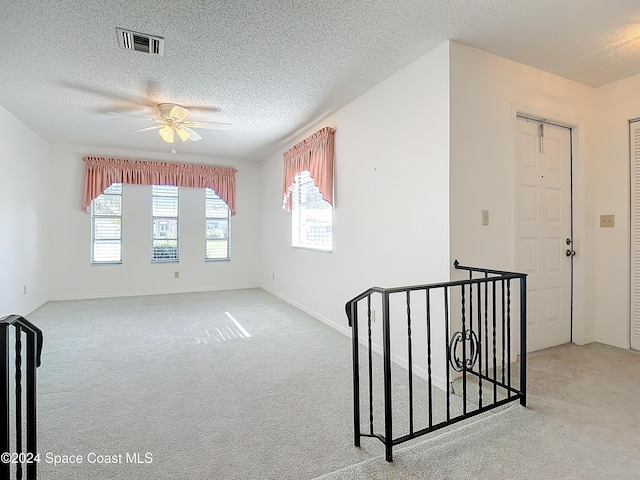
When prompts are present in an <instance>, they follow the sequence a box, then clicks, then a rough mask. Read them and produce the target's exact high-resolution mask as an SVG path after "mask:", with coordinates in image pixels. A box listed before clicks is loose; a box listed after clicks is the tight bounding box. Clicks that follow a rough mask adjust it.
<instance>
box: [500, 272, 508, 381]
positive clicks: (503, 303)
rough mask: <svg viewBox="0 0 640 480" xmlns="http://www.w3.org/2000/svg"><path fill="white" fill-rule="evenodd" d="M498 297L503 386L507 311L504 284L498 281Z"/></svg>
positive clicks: (505, 366) (502, 281)
mask: <svg viewBox="0 0 640 480" xmlns="http://www.w3.org/2000/svg"><path fill="white" fill-rule="evenodd" d="M500 295H501V297H502V302H501V303H502V312H501V313H502V315H501V317H500V318H501V320H502V332H501V337H502V367H501V370H502V372H501V373H502V384H503V385H504V383H505V379H504V372H505V369H506V368H507V365H506V363H504V353H505V351H506V339H507V328H506V326H505V325H506V318H507V317H506V316H507V311H506V291H505V282H504V280H501V281H500Z"/></svg>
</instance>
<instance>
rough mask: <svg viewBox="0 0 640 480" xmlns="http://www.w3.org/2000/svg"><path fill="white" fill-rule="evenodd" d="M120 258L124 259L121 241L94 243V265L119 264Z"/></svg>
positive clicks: (99, 241) (97, 241) (98, 241)
mask: <svg viewBox="0 0 640 480" xmlns="http://www.w3.org/2000/svg"><path fill="white" fill-rule="evenodd" d="M120 258H122V257H121V245H120V240H96V241H95V242H94V244H93V262H94V263H118V262H120Z"/></svg>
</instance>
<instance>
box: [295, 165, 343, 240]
mask: <svg viewBox="0 0 640 480" xmlns="http://www.w3.org/2000/svg"><path fill="white" fill-rule="evenodd" d="M332 213H333V209H332V207H331V204H329V203H328V202H326V201H325V200H323V199H322V195H321V194H320V191H319V190H318V187H316V186H315V184H314V183H313V179H312V178H311V176H310V174H309V172H308V171H304V172H300V173H298V174H296V176H295V182H294V184H293V192H292V201H291V218H292V224H291V237H292V238H291V245H292V246H293V247H300V248H309V249H312V250H322V251H325V252H330V251H331V248H332V230H333V226H332V218H331V216H332Z"/></svg>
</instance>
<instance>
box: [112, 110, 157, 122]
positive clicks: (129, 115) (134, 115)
mask: <svg viewBox="0 0 640 480" xmlns="http://www.w3.org/2000/svg"><path fill="white" fill-rule="evenodd" d="M109 113H111V114H112V115H124V116H126V117H136V118H142V119H144V120H151V121H152V122H155V121H157V120H155V119H153V118H151V117H146V116H144V115H136V114H135V113H126V112H109Z"/></svg>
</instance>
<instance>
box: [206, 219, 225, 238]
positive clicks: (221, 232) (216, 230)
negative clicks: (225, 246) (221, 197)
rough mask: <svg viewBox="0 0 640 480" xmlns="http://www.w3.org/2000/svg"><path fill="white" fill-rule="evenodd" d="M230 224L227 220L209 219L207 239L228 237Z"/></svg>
mask: <svg viewBox="0 0 640 480" xmlns="http://www.w3.org/2000/svg"><path fill="white" fill-rule="evenodd" d="M228 236H229V224H228V223H227V220H207V239H214V238H228Z"/></svg>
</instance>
